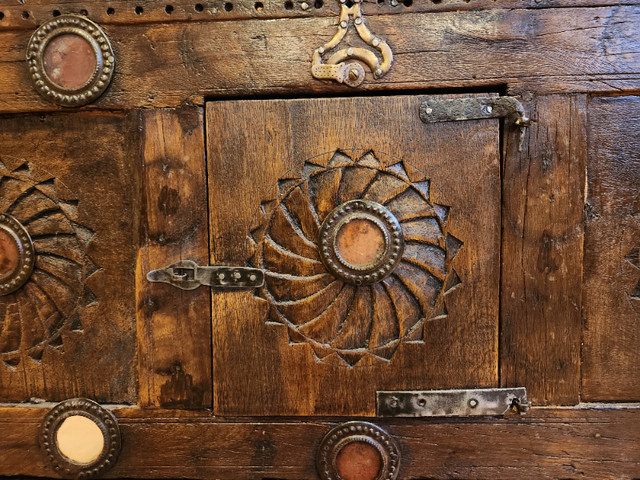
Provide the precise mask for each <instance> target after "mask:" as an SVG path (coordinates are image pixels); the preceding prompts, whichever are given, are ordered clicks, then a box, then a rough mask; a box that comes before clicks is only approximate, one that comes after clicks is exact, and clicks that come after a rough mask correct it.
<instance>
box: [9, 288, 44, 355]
mask: <svg viewBox="0 0 640 480" xmlns="http://www.w3.org/2000/svg"><path fill="white" fill-rule="evenodd" d="M16 303H17V305H18V312H19V315H20V323H21V325H22V336H23V338H22V343H23V344H24V345H37V344H39V343H40V342H42V341H43V340H45V338H46V336H47V331H48V328H47V327H48V325H45V323H44V321H43V320H42V319H41V318H40V316H39V315H38V311H37V310H36V308H35V305H34V304H33V303H32V302H31V301H30V299H29V298H26V296H25V295H24V292H20V295H19V299H18V302H16Z"/></svg>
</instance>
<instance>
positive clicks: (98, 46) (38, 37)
mask: <svg viewBox="0 0 640 480" xmlns="http://www.w3.org/2000/svg"><path fill="white" fill-rule="evenodd" d="M27 61H28V63H29V71H30V73H31V79H32V81H33V83H34V85H35V87H36V89H37V90H38V92H39V93H40V94H41V95H42V96H43V97H44V98H46V99H47V100H49V101H51V102H53V103H56V104H58V105H62V106H66V107H75V106H80V105H85V104H87V103H90V102H92V101H94V100H95V99H96V98H98V97H99V96H100V95H102V93H103V92H104V91H105V90H106V89H107V87H108V86H109V83H110V82H111V78H112V77H113V71H114V67H115V56H114V53H113V49H112V48H111V43H110V42H109V39H108V38H107V35H106V34H105V32H104V30H102V28H100V26H99V25H97V24H96V23H94V22H92V21H91V20H89V19H88V18H86V17H82V16H77V15H61V16H59V17H56V18H54V19H53V20H49V21H48V22H45V23H44V24H42V25H41V26H40V27H39V28H38V29H37V30H36V31H35V32H33V35H31V39H30V40H29V45H28V47H27Z"/></svg>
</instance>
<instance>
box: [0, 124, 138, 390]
mask: <svg viewBox="0 0 640 480" xmlns="http://www.w3.org/2000/svg"><path fill="white" fill-rule="evenodd" d="M131 128H132V127H131V123H130V122H129V120H128V118H127V116H126V115H124V114H112V113H93V114H91V113H79V114H75V115H65V114H52V115H30V116H29V115H28V116H19V117H12V118H2V119H0V162H1V163H0V170H2V171H1V172H0V177H1V179H2V181H1V182H0V211H1V212H3V213H9V214H12V215H13V216H15V217H16V218H17V219H18V220H19V221H21V222H23V223H24V225H25V227H26V229H27V231H28V232H29V233H30V235H31V236H32V239H33V242H34V245H35V250H36V255H37V260H36V268H35V270H34V272H33V274H32V276H31V279H30V281H29V282H28V283H27V284H26V285H25V286H24V287H23V288H22V289H21V290H19V291H17V292H15V293H13V294H11V295H8V296H2V297H0V316H1V317H0V318H1V320H0V323H2V325H3V328H2V335H1V337H0V338H1V341H0V343H1V352H2V353H1V354H0V360H3V361H0V399H1V400H2V401H17V402H22V401H27V400H29V398H31V397H34V398H43V399H46V400H63V399H65V398H69V397H77V396H88V397H91V398H93V399H96V400H97V401H100V402H123V403H124V402H135V398H136V373H135V367H134V365H135V335H136V334H135V308H136V307H135V302H134V296H135V284H134V275H133V268H132V267H133V266H134V265H135V245H136V242H137V240H136V238H137V237H136V233H137V223H136V219H137V213H136V210H135V205H136V201H135V189H136V185H137V184H136V176H135V171H136V159H135V158H133V159H132V158H131V157H130V156H129V155H128V154H129V148H130V145H129V140H130V135H129V132H130V131H131ZM134 130H135V129H134ZM87 365H91V368H84V367H85V366H87Z"/></svg>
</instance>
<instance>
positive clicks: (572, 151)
mask: <svg viewBox="0 0 640 480" xmlns="http://www.w3.org/2000/svg"><path fill="white" fill-rule="evenodd" d="M527 110H528V111H529V112H530V115H531V118H533V119H534V120H535V123H534V124H533V126H531V127H530V128H529V129H528V132H527V137H526V139H525V140H526V141H525V143H524V145H523V148H522V151H521V152H519V151H518V142H517V139H511V140H510V141H507V142H506V144H505V155H504V180H503V206H504V208H503V213H502V228H503V237H502V238H503V243H502V287H501V342H500V346H501V354H500V359H501V370H500V371H501V377H500V381H501V384H502V385H503V386H525V387H527V394H528V398H529V400H530V401H532V402H533V403H534V404H535V405H573V404H575V403H577V402H578V400H579V378H580V334H581V316H580V305H581V302H582V298H583V297H582V289H581V278H582V254H583V251H582V244H583V235H584V226H583V209H584V192H585V181H586V178H585V176H586V160H587V151H586V99H585V97H584V96H581V95H577V96H558V95H552V96H542V97H537V98H535V99H534V100H532V101H531V102H530V103H528V104H527ZM514 140H515V141H514ZM586 295H590V292H588V291H587V292H586Z"/></svg>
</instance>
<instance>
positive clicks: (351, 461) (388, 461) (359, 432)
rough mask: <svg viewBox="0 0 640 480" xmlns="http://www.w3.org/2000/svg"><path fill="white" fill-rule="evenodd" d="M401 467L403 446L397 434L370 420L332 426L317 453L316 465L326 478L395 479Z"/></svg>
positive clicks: (320, 473) (321, 476) (337, 479)
mask: <svg viewBox="0 0 640 480" xmlns="http://www.w3.org/2000/svg"><path fill="white" fill-rule="evenodd" d="M353 447H355V448H353ZM358 448H360V451H358ZM363 450H364V451H363ZM399 467H400V450H399V449H398V446H397V445H396V442H395V441H394V439H393V437H391V436H390V435H389V434H388V433H387V432H385V431H384V430H383V429H382V428H380V427H378V426H377V425H374V424H373V423H369V422H359V421H355V422H346V423H343V424H340V425H338V426H336V427H334V428H332V429H331V430H330V431H329V432H327V434H326V435H325V436H324V438H323V439H322V442H321V443H320V447H319V448H318V452H317V454H316V468H317V469H318V474H319V476H320V478H321V479H322V480H341V479H344V478H375V479H376V480H394V479H395V478H396V477H397V476H398V472H399ZM354 470H355V472H354ZM376 472H377V473H376ZM353 473H357V475H358V476H357V477H356V476H355V475H353Z"/></svg>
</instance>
